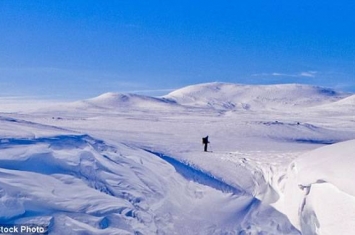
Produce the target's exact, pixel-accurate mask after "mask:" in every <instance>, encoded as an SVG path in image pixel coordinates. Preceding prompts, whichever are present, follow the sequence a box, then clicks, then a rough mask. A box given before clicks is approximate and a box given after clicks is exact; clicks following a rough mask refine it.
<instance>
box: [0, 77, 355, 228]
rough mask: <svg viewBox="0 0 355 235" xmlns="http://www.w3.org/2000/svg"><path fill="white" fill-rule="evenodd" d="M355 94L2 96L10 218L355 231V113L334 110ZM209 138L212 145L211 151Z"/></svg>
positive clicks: (220, 89)
mask: <svg viewBox="0 0 355 235" xmlns="http://www.w3.org/2000/svg"><path fill="white" fill-rule="evenodd" d="M351 97H352V96H350V94H344V93H338V92H335V91H332V90H329V89H324V88H319V87H312V86H304V85H274V86H247V85H236V84H222V83H210V84H200V85H195V86H190V87H186V88H183V89H180V90H177V91H175V92H172V93H170V94H168V95H167V96H164V97H160V98H154V97H147V96H139V95H133V94H117V93H106V94H104V95H102V96H99V97H96V98H93V99H88V100H84V101H78V102H74V103H64V104H57V103H56V104H51V105H50V106H48V107H47V108H42V107H40V108H39V109H38V110H34V109H33V108H32V110H30V111H26V110H18V111H15V110H14V108H13V107H12V108H11V109H8V105H7V104H3V105H2V104H1V102H0V124H1V125H0V175H1V177H0V223H40V224H47V225H49V228H50V234H63V233H65V234H250V235H254V234H255V235H256V234H258V235H259V234H263V235H267V234H270V235H271V234H272V235H279V234H305V235H308V234H351V233H350V231H352V230H351V228H350V227H351V226H353V224H352V222H351V221H352V219H351V218H352V217H353V212H354V210H353V206H354V203H353V196H354V195H353V192H352V190H353V189H352V187H349V184H351V182H349V181H350V180H349V179H352V178H351V177H353V175H352V173H351V172H350V170H349V169H351V168H353V165H352V163H353V162H351V157H350V156H352V155H351V151H352V150H353V148H352V147H351V146H352V145H353V142H351V141H350V142H344V143H338V142H341V141H346V140H350V139H355V122H354V119H353V117H354V115H353V114H354V113H353V111H352V110H350V109H349V110H346V109H343V110H342V112H343V113H342V114H341V115H339V113H338V112H334V109H335V108H337V105H336V104H337V103H346V104H348V103H349V102H348V100H351ZM350 103H351V102H350ZM327 107H334V109H333V108H331V109H329V108H327ZM206 135H209V136H210V141H211V145H210V146H209V150H213V152H208V153H204V152H202V145H201V137H203V136H206ZM337 143H338V144H337ZM333 144H334V145H333ZM322 146H326V147H324V148H323V149H324V150H322V148H320V149H319V150H314V149H318V148H319V147H322ZM337 146H338V147H337ZM345 149H347V151H348V152H344V151H345ZM310 151H311V152H310ZM313 151H314V152H313ZM318 151H319V152H318ZM328 152H329V154H328ZM299 156H301V157H300V158H299ZM319 156H328V157H326V158H323V157H319ZM338 158H341V159H342V161H341V164H340V163H339V165H337V163H336V159H338ZM322 159H323V160H324V159H328V160H326V161H324V162H323V161H322ZM333 166H334V168H333ZM327 167H328V168H327ZM314 169H319V171H315V170H314ZM342 169H347V170H346V171H349V172H348V173H347V174H349V176H342V174H343V171H341V170H342ZM349 190H350V191H349ZM307 192H308V195H306V194H307ZM338 199H339V200H338ZM330 200H337V201H338V203H337V204H331V203H329V201H330ZM305 202H306V203H305ZM345 207H346V208H348V210H345ZM298 211H301V216H298ZM330 211H332V213H331V214H332V216H334V218H335V221H337V220H340V219H343V221H342V223H341V224H339V226H338V225H337V224H335V223H332V222H331V220H330V218H329V214H330ZM333 211H334V212H336V213H338V212H339V213H340V212H341V211H343V214H342V215H340V214H339V215H338V214H336V213H333ZM343 215H345V216H347V217H346V219H344V218H343V217H344V216H343ZM317 224H319V226H318V227H317ZM329 231H330V232H334V231H337V232H340V233H329Z"/></svg>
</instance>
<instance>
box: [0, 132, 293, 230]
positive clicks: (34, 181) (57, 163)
mask: <svg viewBox="0 0 355 235" xmlns="http://www.w3.org/2000/svg"><path fill="white" fill-rule="evenodd" d="M1 143H2V144H1V145H0V149H1V151H0V159H1V160H0V176H1V178H0V189H1V193H0V209H1V210H0V222H1V223H42V224H43V223H45V224H47V225H49V228H50V232H51V234H63V233H65V234H82V233H83V232H84V231H85V233H89V234H130V233H134V232H135V233H136V234H159V233H166V234H181V233H182V231H184V232H183V233H185V234H196V233H203V234H222V233H231V234H243V233H245V234H249V233H256V232H258V231H263V234H281V233H282V234H299V233H298V232H297V230H296V229H294V228H293V227H292V225H290V223H289V222H288V220H287V218H286V217H285V216H284V215H282V214H281V213H279V212H277V211H276V210H274V209H273V208H272V207H270V206H268V205H263V204H262V202H260V201H259V200H257V199H256V198H253V197H250V196H246V195H244V194H242V193H241V191H239V189H235V188H233V187H232V186H229V185H227V184H225V183H223V182H221V181H218V180H216V179H214V178H213V177H212V176H207V175H204V174H203V173H202V172H201V171H198V170H191V169H188V168H187V166H184V165H183V164H182V163H178V161H176V160H173V158H170V159H168V158H167V157H163V159H161V157H157V156H156V155H155V154H150V153H147V152H146V151H142V150H140V149H135V148H130V147H127V146H124V145H120V144H118V145H117V146H112V145H108V144H106V143H105V142H103V141H100V140H97V139H94V138H92V137H90V136H88V135H63V136H52V137H43V138H38V139H36V138H34V139H15V138H13V139H2V141H1ZM175 170H176V171H175ZM182 171H185V173H183V172H182ZM192 178H193V179H194V181H193V182H191V181H190V180H191V179H192ZM216 205H218V206H217V208H218V207H228V209H227V210H226V209H222V210H220V209H221V208H219V209H217V208H216ZM187 211H189V213H187ZM191 212H194V214H195V215H193V214H191ZM270 215H271V217H270ZM212 218H218V219H212ZM275 223H276V224H278V225H277V226H275Z"/></svg>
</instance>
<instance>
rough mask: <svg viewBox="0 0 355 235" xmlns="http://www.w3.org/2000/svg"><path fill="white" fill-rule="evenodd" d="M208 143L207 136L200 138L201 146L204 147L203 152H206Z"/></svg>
mask: <svg viewBox="0 0 355 235" xmlns="http://www.w3.org/2000/svg"><path fill="white" fill-rule="evenodd" d="M209 143H210V142H209V141H208V136H206V137H204V138H202V144H204V145H205V147H204V151H205V152H207V145H208V144H209Z"/></svg>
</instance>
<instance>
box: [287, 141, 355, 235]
mask: <svg viewBox="0 0 355 235" xmlns="http://www.w3.org/2000/svg"><path fill="white" fill-rule="evenodd" d="M354 146H355V141H354V140H351V141H346V142H342V143H338V144H334V145H330V146H326V147H322V148H319V149H316V150H314V151H311V152H309V153H306V154H304V155H302V156H300V157H299V158H297V159H296V160H295V161H294V162H293V163H292V164H291V165H290V167H289V171H288V175H287V177H288V179H287V181H286V182H285V188H284V194H285V197H284V199H285V208H284V212H285V213H286V214H288V216H289V218H290V219H291V221H292V222H293V223H294V224H299V227H300V229H301V230H302V232H303V234H317V235H326V234H342V235H351V234H353V231H354V228H355V222H354V220H353V219H349V218H355V187H354V184H353V179H354V178H355V173H354V172H355V171H354V168H355V161H354V158H355V147H354Z"/></svg>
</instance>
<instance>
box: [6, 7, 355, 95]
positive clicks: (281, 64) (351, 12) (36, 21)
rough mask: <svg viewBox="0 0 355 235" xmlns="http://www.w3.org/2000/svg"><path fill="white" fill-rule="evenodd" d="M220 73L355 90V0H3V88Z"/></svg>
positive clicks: (103, 87)
mask: <svg viewBox="0 0 355 235" xmlns="http://www.w3.org/2000/svg"><path fill="white" fill-rule="evenodd" d="M214 81H220V82H233V83H246V84H275V83H304V84H315V85H320V86H326V87H333V88H336V89H340V90H345V91H353V92H355V1H350V0H337V1H336V0H335V1H332V0H322V1H321V0H312V1H310V0H288V1H286V0H274V1H265V0H260V1H257V0H245V1H239V0H235V1H231V0H230V1H225V0H219V1H193V0H189V1H187V0H177V1H175V0H171V1H169V0H166V1H165V0H161V1H157V0H149V1H137V0H117V1H114V0H105V1H101V0H96V1H93V0H16V1H15V0H0V96H26V97H40V98H51V99H82V98H89V97H93V96H97V95H99V94H101V93H104V92H108V91H112V92H137V93H142V94H148V95H161V94H166V93H168V91H169V89H175V88H180V87H183V86H186V85H190V84H196V83H203V82H214Z"/></svg>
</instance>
